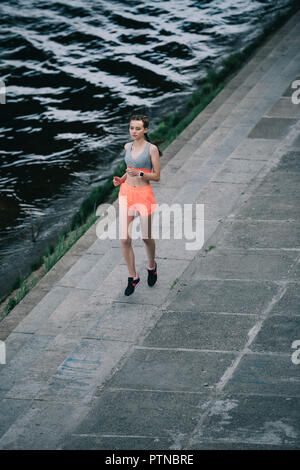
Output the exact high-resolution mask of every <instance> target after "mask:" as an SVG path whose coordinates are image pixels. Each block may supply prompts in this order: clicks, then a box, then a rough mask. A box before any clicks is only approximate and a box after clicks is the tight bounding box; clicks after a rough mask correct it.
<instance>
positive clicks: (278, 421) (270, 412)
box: [191, 394, 300, 449]
mask: <svg viewBox="0 0 300 470" xmlns="http://www.w3.org/2000/svg"><path fill="white" fill-rule="evenodd" d="M299 400H300V398H299V397H297V398H295V397H293V398H288V397H287V398H285V397H275V396H269V397H265V396H250V397H246V396H240V395H235V394H233V395H227V396H224V397H222V398H220V399H219V400H217V401H216V403H215V405H214V406H213V407H212V409H211V410H210V413H209V416H208V418H207V420H206V422H205V425H204V426H203V427H202V428H201V429H199V430H198V432H197V433H195V435H194V436H193V440H192V442H191V444H192V448H194V449H196V448H197V447H198V446H197V442H200V443H202V444H204V445H205V441H208V443H209V442H210V443H211V442H213V443H215V444H216V445H217V446H218V448H220V445H222V444H223V448H231V449H232V448H233V446H234V448H240V449H241V448H244V444H246V446H247V447H246V448H259V447H261V448H264V449H265V448H266V446H268V448H269V449H270V448H272V446H277V448H284V447H286V448H288V447H289V446H290V447H292V448H294V449H297V448H299V446H300V439H299V431H300V429H299V422H300V420H299V418H300V414H299V413H300V411H299V410H300V408H299V405H300V402H299ZM253 446H257V447H253ZM221 448H222V447H221Z"/></svg>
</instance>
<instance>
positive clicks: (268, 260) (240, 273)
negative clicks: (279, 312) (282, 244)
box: [188, 246, 297, 281]
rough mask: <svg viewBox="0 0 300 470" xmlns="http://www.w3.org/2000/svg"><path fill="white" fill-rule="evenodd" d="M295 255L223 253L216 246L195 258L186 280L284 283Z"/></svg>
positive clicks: (226, 250) (234, 250) (230, 251)
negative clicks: (238, 280)
mask: <svg viewBox="0 0 300 470" xmlns="http://www.w3.org/2000/svg"><path fill="white" fill-rule="evenodd" d="M295 254H296V255H297V252H296V253H295V251H283V250H271V251H270V250H267V249H266V250H264V249H261V250H249V249H235V248H234V249H226V248H221V247H220V248H219V247H218V246H217V247H216V248H214V249H213V250H211V251H209V252H208V253H206V254H205V253H203V254H201V255H200V256H198V257H197V263H193V265H192V266H191V267H190V270H189V271H188V275H189V279H192V280H194V281H200V280H201V279H227V280H228V279H252V280H258V279H262V280H274V281H276V280H286V279H288V271H289V269H290V268H291V267H292V266H293V265H294V260H295Z"/></svg>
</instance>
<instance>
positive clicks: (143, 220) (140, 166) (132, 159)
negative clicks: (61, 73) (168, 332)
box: [113, 114, 161, 295]
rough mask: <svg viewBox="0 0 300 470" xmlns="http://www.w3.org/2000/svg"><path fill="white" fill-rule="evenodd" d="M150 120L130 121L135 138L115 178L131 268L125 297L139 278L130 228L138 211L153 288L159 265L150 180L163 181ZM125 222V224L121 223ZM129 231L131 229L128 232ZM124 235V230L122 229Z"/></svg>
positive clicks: (125, 250)
mask: <svg viewBox="0 0 300 470" xmlns="http://www.w3.org/2000/svg"><path fill="white" fill-rule="evenodd" d="M148 129H149V119H148V117H147V116H142V115H139V114H138V115H134V116H132V117H131V118H130V126H129V132H130V136H131V138H132V139H133V141H132V142H128V143H127V144H125V145H124V149H125V151H126V153H125V162H126V164H127V169H126V173H125V174H124V175H123V176H122V177H121V178H120V177H118V176H114V177H113V183H114V186H119V185H121V187H120V191H119V206H120V209H122V210H125V211H126V216H125V220H126V221H125V220H124V219H123V217H121V224H122V223H123V224H124V223H126V227H125V229H126V234H127V235H126V238H122V239H121V243H122V252H123V256H124V259H125V261H126V265H127V268H128V273H129V277H128V285H127V287H126V289H125V292H124V294H125V295H131V294H133V292H134V289H135V287H136V285H137V284H138V283H139V282H140V276H139V275H138V274H137V273H136V270H135V257H134V251H133V248H132V238H131V227H132V222H133V219H134V217H135V212H134V211H135V210H136V211H137V212H138V213H139V216H140V224H141V231H142V238H143V242H144V243H145V247H146V252H147V256H148V263H149V265H148V268H147V270H148V285H149V286H150V287H151V286H154V284H155V283H156V281H157V263H156V261H155V259H154V258H155V240H154V239H153V238H151V218H152V214H153V212H154V211H156V210H157V205H156V202H155V199H154V195H153V191H152V187H151V184H150V181H159V180H160V155H161V153H160V151H159V150H158V148H157V146H156V145H153V144H151V142H150V140H149V137H148V134H147V132H148ZM122 221H123V222H122ZM128 228H130V230H128ZM122 233H124V230H122Z"/></svg>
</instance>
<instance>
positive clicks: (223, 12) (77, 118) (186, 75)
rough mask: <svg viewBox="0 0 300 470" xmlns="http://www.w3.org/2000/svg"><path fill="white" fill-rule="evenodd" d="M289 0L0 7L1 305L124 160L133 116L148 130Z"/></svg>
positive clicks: (13, 2)
mask: <svg viewBox="0 0 300 470" xmlns="http://www.w3.org/2000/svg"><path fill="white" fill-rule="evenodd" d="M290 4H291V1H290V0H264V1H263V0H255V1H249V0H248V1H247V0H210V1H209V0H207V1H205V0H198V1H197V0H171V1H155V0H152V1H151V2H150V1H145V0H144V1H143V0H139V1H135V0H127V1H125V0H120V1H106V0H72V1H70V0H64V1H51V0H48V1H43V0H2V1H1V3H0V14H1V30H0V79H2V83H3V82H4V84H5V101H6V102H5V104H3V103H2V104H1V105H0V109H1V115H0V140H1V145H0V279H1V282H0V297H1V296H2V295H3V294H4V293H5V292H6V291H7V289H8V288H9V287H10V285H11V283H12V281H13V280H14V279H15V277H16V275H17V274H18V273H19V274H21V273H23V272H24V273H25V272H26V271H27V268H28V266H29V265H30V263H31V262H32V261H33V260H34V259H35V258H36V257H37V255H40V254H41V253H42V252H43V251H44V248H45V246H46V245H47V244H48V243H49V242H51V241H52V240H54V239H55V238H56V236H57V234H58V233H59V232H60V231H61V230H62V229H64V228H67V226H68V224H69V222H70V220H71V217H72V215H73V214H74V212H76V210H77V209H78V208H79V206H80V203H81V202H82V200H83V199H84V198H85V197H86V196H87V195H88V194H89V192H90V191H91V189H92V187H94V186H96V185H98V184H101V182H102V181H105V180H106V179H107V177H108V175H110V174H111V172H112V170H113V169H114V168H115V167H116V166H117V164H118V163H119V162H120V161H121V160H122V159H123V152H122V148H123V145H124V143H125V142H127V141H128V140H129V135H128V118H129V116H130V115H131V114H132V113H133V112H143V113H146V114H148V115H149V117H150V120H151V128H152V129H153V128H155V125H156V124H157V123H158V122H159V121H160V120H161V117H162V116H163V115H165V114H167V113H169V112H172V111H174V110H176V109H180V107H181V106H182V105H183V103H184V101H185V100H186V99H187V97H188V96H189V95H190V94H191V93H192V91H193V90H194V89H195V87H196V80H197V79H199V78H201V77H202V76H203V75H205V72H206V70H207V68H208V67H209V66H214V65H216V64H218V63H220V61H221V60H222V59H223V58H225V57H227V56H228V55H230V54H231V53H233V52H235V51H238V50H240V49H241V48H243V47H244V46H245V45H247V44H248V43H249V41H251V40H252V39H253V38H255V37H256V36H257V35H259V34H260V33H261V31H262V29H263V28H264V27H265V26H266V25H267V24H269V23H270V22H271V21H272V20H273V19H274V15H276V14H278V13H283V12H286V11H288V9H289V7H290ZM3 90H4V88H2V92H3ZM2 98H3V96H2ZM150 132H151V129H150ZM32 227H33V230H34V238H35V240H36V241H34V242H33V241H32Z"/></svg>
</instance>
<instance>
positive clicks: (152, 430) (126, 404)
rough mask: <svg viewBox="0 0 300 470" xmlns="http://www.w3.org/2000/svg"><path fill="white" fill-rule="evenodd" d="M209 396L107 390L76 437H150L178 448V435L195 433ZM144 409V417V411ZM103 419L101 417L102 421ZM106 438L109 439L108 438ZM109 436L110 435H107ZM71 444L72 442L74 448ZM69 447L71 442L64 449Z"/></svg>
mask: <svg viewBox="0 0 300 470" xmlns="http://www.w3.org/2000/svg"><path fill="white" fill-rule="evenodd" d="M205 396H206V394H204V395H200V394H194V393H172V392H164V393H161V392H156V391H138V390H107V391H105V392H103V393H102V394H101V397H100V398H97V399H95V400H94V401H95V403H94V404H93V410H91V412H90V413H89V414H88V415H87V416H86V418H85V419H84V420H83V421H82V423H81V424H80V425H79V426H78V427H77V429H76V432H75V433H74V435H75V436H76V435H86V434H92V435H97V436H98V438H101V436H103V437H106V436H107V435H109V436H110V438H111V439H112V441H114V440H115V439H116V438H119V439H120V438H123V439H122V441H123V443H125V444H127V443H128V441H130V440H131V439H132V438H135V439H137V438H138V437H140V438H144V439H145V438H147V439H148V440H151V442H154V440H156V442H158V443H160V445H162V442H166V441H167V442H168V444H170V443H171V444H172V445H174V444H175V443H176V441H177V440H178V434H179V435H180V434H184V433H187V432H191V431H192V430H193V427H194V420H193V418H194V416H195V414H196V412H197V411H198V404H199V400H201V398H202V400H203V399H205ZM141 408H142V409H143V410H144V413H143V415H142V416H141V414H140V409H141ZM100 416H101V418H100ZM105 435H106V436H105ZM107 437H108V436H107ZM70 444H71V442H69V446H70ZM65 446H68V444H67V441H66V444H65V445H64V446H63V448H65Z"/></svg>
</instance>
